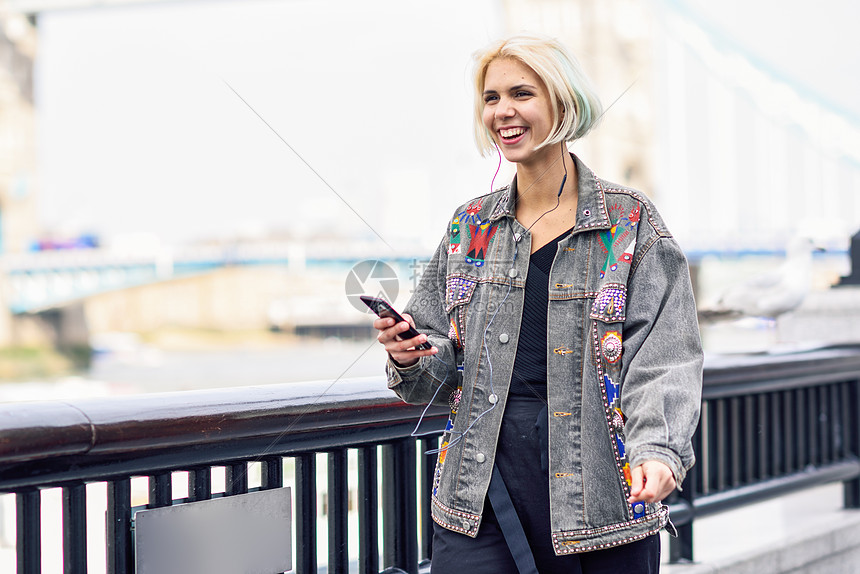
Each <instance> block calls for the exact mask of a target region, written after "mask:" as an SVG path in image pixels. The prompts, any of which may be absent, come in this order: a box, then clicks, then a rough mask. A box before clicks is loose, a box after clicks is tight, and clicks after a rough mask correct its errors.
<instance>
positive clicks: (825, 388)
mask: <svg viewBox="0 0 860 574" xmlns="http://www.w3.org/2000/svg"><path fill="white" fill-rule="evenodd" d="M829 407H830V387H829V385H819V387H818V429H819V432H818V441H819V448H820V449H821V464H827V463H828V462H830V460H831V458H830V457H831V452H830V425H831V424H833V423H832V419H831V416H830V412H829Z"/></svg>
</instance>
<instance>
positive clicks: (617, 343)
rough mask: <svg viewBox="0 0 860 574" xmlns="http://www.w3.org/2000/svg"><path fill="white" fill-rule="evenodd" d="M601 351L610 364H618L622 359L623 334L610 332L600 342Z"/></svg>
mask: <svg viewBox="0 0 860 574" xmlns="http://www.w3.org/2000/svg"><path fill="white" fill-rule="evenodd" d="M600 351H601V353H603V356H604V357H606V360H607V361H608V362H609V363H617V362H618V359H620V358H621V351H622V345H621V333H619V332H617V331H609V332H608V333H606V334H605V335H603V339H602V340H601V341H600Z"/></svg>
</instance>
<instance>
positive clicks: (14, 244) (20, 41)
mask: <svg viewBox="0 0 860 574" xmlns="http://www.w3.org/2000/svg"><path fill="white" fill-rule="evenodd" d="M35 52H36V32H35V29H34V27H33V26H32V25H31V24H30V23H29V22H28V20H27V19H26V18H25V17H24V16H21V15H16V14H5V13H3V12H2V11H0V62H2V65H0V254H3V253H10V252H20V251H24V250H25V249H26V248H27V246H28V245H29V243H30V242H31V241H32V240H33V239H34V238H35V237H36V236H37V235H38V230H37V215H36V187H37V185H36V181H37V178H36V121H35V111H34V106H33V59H34V57H35Z"/></svg>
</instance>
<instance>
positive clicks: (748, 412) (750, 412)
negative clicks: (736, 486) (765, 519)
mask: <svg viewBox="0 0 860 574" xmlns="http://www.w3.org/2000/svg"><path fill="white" fill-rule="evenodd" d="M744 403H745V408H744V414H745V417H746V433H744V435H745V436H744V443H745V444H746V457H745V458H744V482H746V483H752V482H753V481H754V480H755V461H756V454H755V451H756V440H755V439H756V436H757V435H758V433H757V432H756V428H757V427H756V416H755V415H756V409H755V396H754V395H747V396H745V397H744Z"/></svg>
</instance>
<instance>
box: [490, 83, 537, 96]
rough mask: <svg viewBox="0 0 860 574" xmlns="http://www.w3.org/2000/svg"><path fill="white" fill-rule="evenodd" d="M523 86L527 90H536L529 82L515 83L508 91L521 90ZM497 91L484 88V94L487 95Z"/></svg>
mask: <svg viewBox="0 0 860 574" xmlns="http://www.w3.org/2000/svg"><path fill="white" fill-rule="evenodd" d="M523 88H527V89H529V90H537V88H536V87H535V86H532V85H531V84H517V85H516V86H511V87H510V88H509V89H508V91H509V92H516V91H517V90H521V89H523ZM497 93H498V91H496V90H484V95H485V96H486V95H489V94H497Z"/></svg>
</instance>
